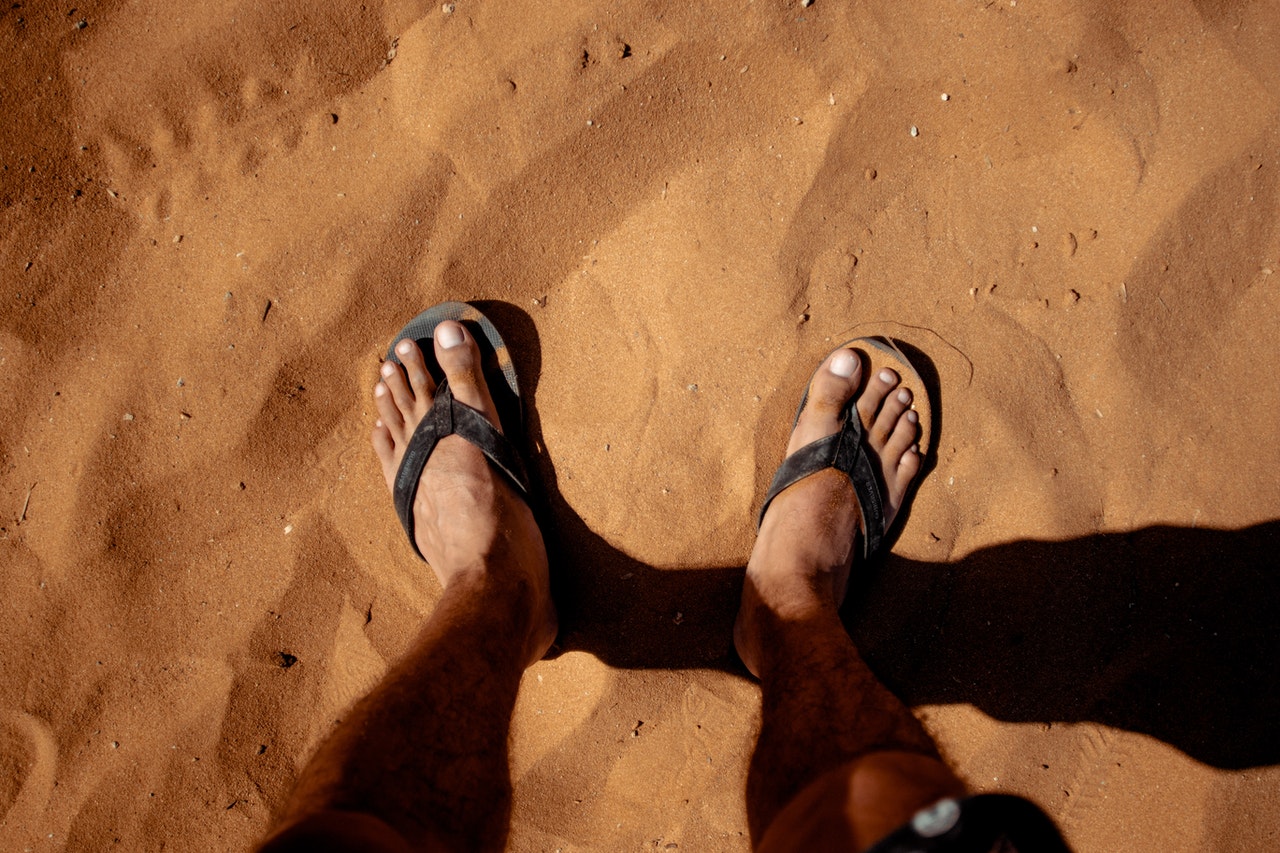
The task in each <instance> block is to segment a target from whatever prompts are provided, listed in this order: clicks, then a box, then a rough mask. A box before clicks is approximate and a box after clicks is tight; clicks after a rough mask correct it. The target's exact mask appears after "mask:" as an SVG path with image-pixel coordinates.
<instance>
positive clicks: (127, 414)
mask: <svg viewBox="0 0 1280 853" xmlns="http://www.w3.org/2000/svg"><path fill="white" fill-rule="evenodd" d="M120 420H122V421H131V420H133V413H132V412H125V413H124V417H122V418H121V419H120Z"/></svg>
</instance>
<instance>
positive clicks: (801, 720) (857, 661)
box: [734, 350, 962, 850]
mask: <svg viewBox="0 0 1280 853" xmlns="http://www.w3.org/2000/svg"><path fill="white" fill-rule="evenodd" d="M861 373H862V362H861V360H860V359H859V357H858V356H857V355H856V354H855V353H853V352H850V351H848V350H840V351H838V352H836V353H833V354H832V355H831V356H830V357H829V358H828V360H827V362H826V363H825V364H824V365H823V368H822V369H821V370H819V371H818V373H817V374H816V375H815V377H814V379H813V382H812V384H811V386H810V390H809V402H808V405H807V406H806V407H805V411H804V413H803V414H802V416H801V418H800V422H799V423H798V424H797V425H796V429H795V431H794V432H793V433H792V436H791V441H790V444H789V445H788V448H787V452H788V453H792V452H794V451H795V450H797V449H799V448H801V447H803V446H804V445H806V444H808V443H809V442H811V441H814V440H816V439H818V438H821V437H823V436H826V435H831V434H833V433H835V432H836V431H837V430H838V428H839V417H840V412H841V410H842V409H843V407H844V405H845V404H846V403H847V402H848V400H849V399H851V398H852V397H854V395H855V394H856V393H857V390H858V387H859V384H860V380H861V378H862V377H861ZM898 381H899V380H898V377H897V375H896V374H894V373H893V372H892V371H883V372H882V373H880V374H877V375H876V376H872V377H870V378H869V379H868V380H867V382H866V387H865V389H864V390H863V391H862V393H861V395H860V396H859V397H858V402H857V407H858V412H859V414H860V415H861V417H862V422H863V424H864V426H865V427H866V428H867V436H866V439H865V440H866V442H867V444H868V447H869V449H870V450H871V451H872V452H873V453H874V455H875V456H876V457H877V458H878V459H879V462H880V467H881V470H882V473H883V482H884V484H885V486H886V492H887V493H886V494H885V495H884V497H885V516H886V518H885V523H886V525H887V524H889V523H891V522H892V520H893V518H894V516H895V515H896V514H897V512H898V510H899V509H901V507H902V503H903V500H904V499H905V496H906V492H907V488H908V487H909V486H910V484H911V480H912V478H913V477H915V475H916V473H917V472H918V471H919V469H920V457H919V454H918V452H917V450H916V448H915V446H914V443H915V441H916V438H917V435H918V427H917V421H916V415H915V412H913V411H910V408H909V407H910V404H911V395H910V392H909V391H907V390H906V389H898V390H895V389H896V387H897V385H898ZM859 524H860V517H859V510H858V504H857V501H856V499H855V497H854V494H853V488H852V486H851V485H850V484H849V481H848V478H847V477H845V475H844V474H842V473H840V472H839V471H835V470H828V471H823V472H821V473H819V474H815V475H813V476H811V477H808V478H806V479H804V480H802V481H800V482H798V483H796V484H795V485H793V486H791V487H790V488H788V489H786V490H785V491H783V492H782V493H781V494H779V495H778V496H777V497H776V498H775V499H774V501H773V503H772V504H771V505H770V507H769V511H768V513H766V515H765V518H764V522H763V524H762V525H761V527H760V532H759V536H758V538H757V539H756V545H755V549H754V550H753V551H752V554H751V560H750V562H749V563H748V565H747V575H746V583H745V586H744V588H743V593H742V608H741V610H740V611H739V614H738V621H737V624H736V625H735V627H734V640H735V643H736V645H737V648H738V653H739V655H741V657H742V660H743V662H744V663H745V664H746V665H747V668H748V669H750V670H751V672H752V673H753V674H755V675H756V676H757V677H758V678H759V679H760V683H761V689H762V692H763V694H764V697H763V705H764V707H763V721H762V725H761V730H760V739H759V742H758V744H757V745H756V752H755V755H754V756H753V758H752V762H751V769H750V772H749V775H748V780H747V810H748V816H749V820H750V825H751V837H752V840H753V841H754V842H755V843H756V844H758V845H759V846H760V849H768V850H789V849H851V850H861V849H864V848H865V847H867V846H868V845H870V844H871V843H873V842H875V841H876V840H877V839H879V838H880V837H882V836H883V835H885V834H887V833H888V832H889V831H891V830H892V829H894V828H895V827H896V826H898V825H900V824H902V823H904V822H906V821H907V820H909V819H910V817H911V815H912V814H913V813H914V812H915V811H916V810H917V809H919V808H921V807H923V806H926V805H928V804H930V803H932V802H934V801H936V800H937V799H939V798H941V797H943V796H947V795H954V794H959V793H961V792H962V787H961V785H960V783H959V781H958V780H957V779H956V777H955V776H954V775H953V774H952V773H951V772H950V771H949V770H948V769H947V768H946V766H945V765H943V764H942V762H941V761H939V760H938V757H937V752H936V750H935V748H934V745H933V742H932V741H931V740H930V738H929V736H928V735H927V734H926V733H925V731H924V729H923V728H922V727H921V726H920V723H919V722H918V721H917V720H916V719H915V717H914V716H912V714H911V712H910V710H908V709H907V708H906V706H904V705H903V704H902V702H900V701H899V700H898V699H897V697H895V696H894V695H893V694H892V693H890V692H889V690H888V689H887V688H886V687H885V686H884V685H883V684H881V683H880V682H879V680H877V679H876V677H875V675H874V674H873V673H872V672H871V670H870V669H869V668H868V667H867V665H866V663H865V662H864V661H863V660H862V658H861V657H860V656H859V654H858V651H857V649H856V648H854V645H853V641H852V640H851V639H850V638H849V635H848V633H847V632H846V631H845V629H844V626H843V625H842V624H841V622H840V617H839V615H838V613H837V608H838V606H839V602H840V601H841V600H842V599H843V597H844V592H845V589H846V587H847V585H848V579H849V572H850V567H851V565H852V563H853V562H854V554H855V551H854V548H855V543H856V542H857V536H856V531H858V529H859Z"/></svg>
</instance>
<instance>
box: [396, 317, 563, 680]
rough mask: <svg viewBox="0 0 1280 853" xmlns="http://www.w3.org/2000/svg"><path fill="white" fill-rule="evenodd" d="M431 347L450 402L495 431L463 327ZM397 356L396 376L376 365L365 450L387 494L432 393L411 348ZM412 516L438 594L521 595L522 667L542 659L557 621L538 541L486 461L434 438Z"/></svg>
mask: <svg viewBox="0 0 1280 853" xmlns="http://www.w3.org/2000/svg"><path fill="white" fill-rule="evenodd" d="M434 341H435V357H436V360H437V362H438V363H439V364H440V367H441V369H443V370H444V375H445V377H446V378H447V379H448V380H449V387H450V389H452V391H453V396H454V398H455V399H456V400H457V401H458V402H460V403H464V404H466V405H468V406H470V407H471V408H473V409H476V410H477V411H479V412H480V413H481V414H483V415H484V416H485V417H486V418H487V419H488V420H489V422H490V423H492V424H493V425H495V426H497V427H498V429H499V430H501V428H502V427H501V423H500V421H499V418H498V413H497V409H496V408H495V407H494V404H493V400H492V398H491V397H490V396H489V388H488V386H487V385H486V384H485V380H484V375H483V371H482V369H481V366H480V352H479V349H478V348H477V347H476V343H475V341H474V340H473V339H472V337H471V334H470V333H469V332H467V330H466V328H465V327H464V326H463V325H462V324H461V323H457V322H454V321H452V320H447V321H445V322H443V323H441V324H440V325H439V326H437V327H436V329H435V333H434ZM396 356H397V357H398V358H399V359H400V361H401V364H402V365H403V367H401V366H397V365H396V364H395V363H393V362H390V361H388V362H386V363H385V364H383V365H382V380H381V381H380V382H379V383H378V384H377V386H375V388H374V392H373V393H374V398H375V400H376V403H377V407H378V414H379V415H380V418H379V420H378V422H377V423H376V424H375V425H374V428H373V449H374V451H375V452H376V453H377V454H378V461H379V462H381V463H382V473H383V476H385V477H386V480H387V487H388V488H391V486H392V484H393V483H394V481H395V476H396V471H397V470H398V469H399V467H400V460H401V458H402V457H403V456H404V452H405V447H406V445H407V444H408V443H409V439H410V438H411V437H412V436H413V431H414V429H415V428H416V427H417V426H418V423H419V422H420V421H421V420H422V418H423V417H424V416H425V415H426V414H427V412H428V411H430V409H431V402H432V395H433V394H434V393H435V390H436V383H435V381H434V380H433V379H432V378H431V374H430V373H429V372H428V371H427V366H426V362H425V361H424V360H423V355H422V352H421V351H420V350H419V349H418V346H417V344H415V343H414V342H413V341H411V340H403V341H401V342H400V343H399V344H397V345H396ZM413 516H414V525H415V531H414V536H415V539H416V540H417V544H418V549H419V550H421V551H422V555H423V556H424V557H426V558H427V562H428V563H429V564H430V565H431V568H432V569H433V570H434V571H435V573H436V577H437V578H439V580H440V584H441V585H442V586H444V587H445V588H446V589H447V588H449V587H450V586H451V585H453V584H455V583H481V584H498V585H499V586H497V587H494V588H495V589H499V588H500V589H503V590H515V591H516V592H517V593H518V594H521V595H526V596H527V597H528V601H529V607H530V611H529V612H530V615H531V617H532V618H531V622H530V625H531V627H530V631H529V636H528V638H527V648H528V652H529V658H528V662H529V663H532V662H533V661H536V660H538V659H540V658H541V657H542V656H543V655H544V654H546V652H547V649H548V648H550V646H551V643H552V642H553V641H554V640H555V636H556V630H557V621H556V609H555V604H554V603H553V602H552V600H551V589H550V582H549V578H548V573H547V552H546V547H545V546H544V544H543V541H542V533H541V531H539V530H538V525H537V522H536V521H535V520H534V518H533V513H532V512H531V511H530V509H529V505H528V504H526V503H525V501H524V499H523V498H522V497H520V495H519V494H518V493H517V492H516V491H515V489H514V488H512V486H511V484H510V483H508V482H507V481H506V479H505V478H504V477H503V476H502V475H501V474H499V473H498V472H497V471H496V470H494V468H493V467H492V466H491V465H490V464H489V462H488V460H487V459H486V458H485V456H484V454H482V453H481V452H480V451H479V450H478V449H477V448H476V447H475V446H474V445H472V444H471V443H470V442H468V441H467V440H466V439H464V438H461V437H459V436H456V435H450V436H446V437H445V438H442V439H441V440H440V442H439V444H437V445H436V448H435V450H434V451H433V452H432V454H431V458H430V459H428V460H427V465H426V468H424V469H423V471H422V478H421V479H420V480H419V482H418V493H417V496H416V497H415V498H414V503H413Z"/></svg>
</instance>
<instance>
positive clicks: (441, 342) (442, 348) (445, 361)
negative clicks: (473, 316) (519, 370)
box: [433, 320, 502, 430]
mask: <svg viewBox="0 0 1280 853" xmlns="http://www.w3.org/2000/svg"><path fill="white" fill-rule="evenodd" d="M433 337H434V339H435V348H436V360H437V361H438V362H439V363H440V368H441V369H442V370H443V371H444V375H445V378H446V379H448V380H449V387H450V388H451V389H452V390H453V396H454V398H455V399H457V400H458V402H460V403H465V404H466V405H468V406H470V407H471V408H473V409H476V410H477V411H479V412H480V413H481V414H483V415H484V416H485V417H486V418H488V419H489V422H490V423H492V424H493V425H494V426H495V427H497V428H498V429H499V430H501V429H502V424H501V423H500V421H499V419H498V410H497V408H496V407H495V406H494V405H493V398H492V397H491V396H489V386H488V385H486V384H485V381H484V368H483V366H482V365H481V363H480V349H479V348H478V347H477V346H476V342H475V340H474V339H473V338H472V337H471V334H470V333H469V332H468V331H467V330H466V327H464V326H463V325H462V324H461V323H456V322H454V321H452V320H446V321H445V322H443V323H441V324H440V325H439V326H437V327H436V329H435V333H434V336H433Z"/></svg>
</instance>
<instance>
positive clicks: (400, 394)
mask: <svg viewBox="0 0 1280 853" xmlns="http://www.w3.org/2000/svg"><path fill="white" fill-rule="evenodd" d="M380 372H381V374H382V384H383V385H385V386H386V387H387V390H388V391H389V392H391V400H392V402H394V403H395V405H396V408H398V409H399V410H400V414H401V417H402V418H403V419H404V420H406V421H408V420H412V419H413V415H414V398H413V389H412V388H410V387H409V380H408V379H407V378H406V377H405V375H404V369H403V368H401V367H400V365H398V364H396V363H395V362H393V361H387V362H383V364H382V369H381V371H380Z"/></svg>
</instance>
